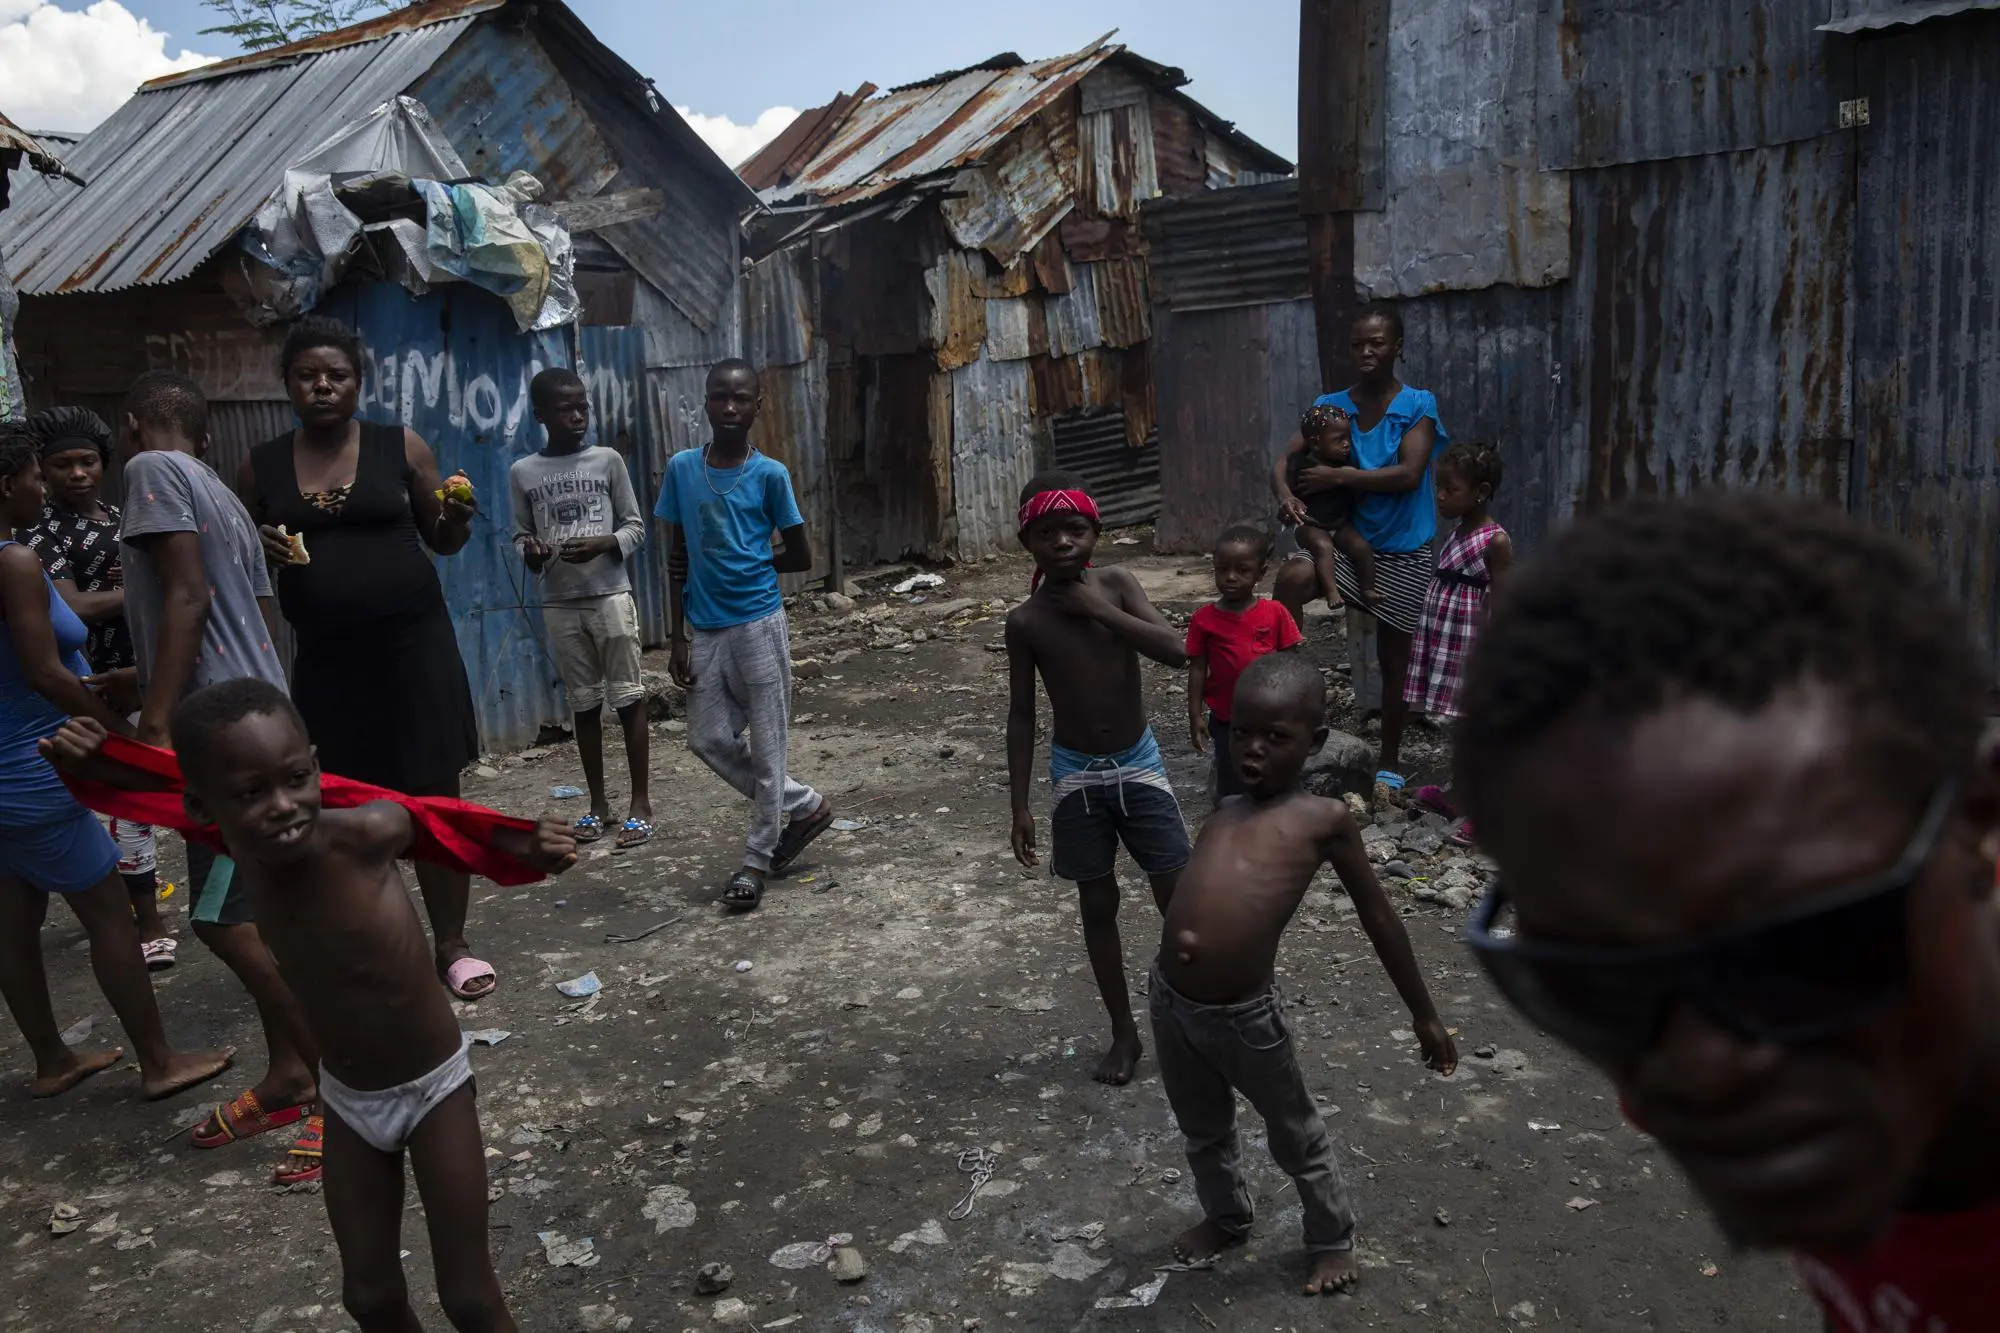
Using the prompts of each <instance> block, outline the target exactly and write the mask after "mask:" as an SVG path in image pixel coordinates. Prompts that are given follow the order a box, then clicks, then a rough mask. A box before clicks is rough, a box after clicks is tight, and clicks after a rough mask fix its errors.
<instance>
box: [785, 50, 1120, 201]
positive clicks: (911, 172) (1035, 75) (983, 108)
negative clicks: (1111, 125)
mask: <svg viewBox="0 0 2000 1333" xmlns="http://www.w3.org/2000/svg"><path fill="white" fill-rule="evenodd" d="M1119 49H1120V48H1118V47H1114V46H1110V45H1108V44H1106V43H1104V42H1094V43H1092V44H1091V45H1090V46H1087V47H1085V48H1084V49H1083V50H1081V51H1078V52H1076V53H1075V54H1073V55H1067V56H1061V57H1058V58H1056V59H1054V60H1040V61H1035V62H1033V63H1032V64H1025V65H1020V66H1017V67H1014V68H1011V69H1003V70H986V69H981V70H972V71H969V72H967V73H964V74H960V75H958V76H957V77H955V78H951V79H948V80H946V81H944V82H941V83H931V84H922V85H919V86H916V87H912V88H906V89H899V90H897V91H895V92H892V93H889V94H887V95H885V96H882V97H877V98H872V99H870V100H869V101H866V102H863V103H862V104H861V105H860V106H858V107H856V108H854V110H853V111H852V112H851V113H850V114H849V115H848V117H847V119H846V121H845V122H844V123H843V124H842V125H841V127H840V129H839V130H838V131H836V132H835V134H834V136H833V138H832V139H831V140H830V141H829V142H828V143H827V145H826V147H825V148H823V149H821V150H820V152H819V153H818V154H817V155H816V156H815V157H814V159H813V160H812V161H811V162H810V163H808V164H807V165H806V166H805V167H804V168H803V169H802V170H801V171H800V173H799V175H798V176H797V177H796V178H794V179H793V180H792V181H791V182H790V183H789V184H788V185H785V186H781V187H779V189H778V190H777V191H774V192H772V193H770V194H767V196H766V198H767V199H768V200H770V201H771V202H782V201H783V200H786V199H792V198H799V197H812V198H815V199H819V200H821V201H823V202H826V203H829V204H847V203H855V202H858V201H860V200H863V199H869V198H873V197H874V196H875V195H877V194H879V193H881V192H882V191H883V190H885V189H888V188H890V187H892V186H894V185H897V184H899V183H901V182H904V181H911V180H918V179H921V178H923V177H926V176H931V175H935V174H938V173H941V172H950V171H956V170H957V169H958V168H960V167H962V166H967V165H969V164H971V163H974V162H977V161H981V160H982V159H984V157H985V156H986V155H987V154H988V153H989V152H991V151H992V150H993V149H994V148H995V147H997V146H998V145H999V144H1000V142H1001V140H1003V139H1004V138H1005V137H1006V136H1007V135H1008V134H1010V133H1012V132H1013V131H1014V130H1015V129H1016V128H1017V127H1019V126H1020V125H1022V124H1025V123H1026V122H1027V121H1029V120H1030V119H1032V118H1033V117H1034V116H1036V115H1038V114H1040V112H1041V111H1042V110H1043V109H1045V108H1046V107H1049V106H1051V105H1053V104H1054V103H1055V102H1056V100H1057V99H1058V98H1060V97H1062V96H1064V95H1065V94H1067V93H1068V92H1069V90H1070V89H1072V88H1073V87H1075V86H1076V84H1077V83H1078V82H1079V81H1080V80H1081V79H1082V78H1083V77H1084V76H1085V75H1086V74H1088V73H1090V71H1091V70H1093V69H1095V68H1097V66H1098V65H1100V64H1102V63H1103V62H1104V61H1105V60H1107V59H1109V58H1110V57H1111V55H1112V54H1113V53H1115V52H1116V51H1117V50H1119Z"/></svg>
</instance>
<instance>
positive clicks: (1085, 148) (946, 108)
mask: <svg viewBox="0 0 2000 1333" xmlns="http://www.w3.org/2000/svg"><path fill="white" fill-rule="evenodd" d="M1186 82H1187V79H1186V76H1185V75H1183V74H1181V72H1180V71H1178V70H1173V69H1168V68H1166V67H1164V66H1161V65H1157V64H1154V63H1153V62H1151V61H1148V60H1145V59H1143V58H1141V57H1139V56H1137V55H1135V54H1133V53H1132V52H1130V51H1128V50H1126V49H1125V48H1124V47H1121V46H1117V45H1114V44H1113V43H1111V42H1110V41H1109V40H1108V39H1105V40H1100V41H1098V42H1095V43H1092V44H1091V45H1090V46H1088V47H1085V48H1084V49H1083V50H1081V51H1078V52H1076V53H1075V54H1073V55H1068V56H1063V57H1060V58H1058V59H1054V60H1041V61H1033V62H1029V61H1024V60H1022V59H1021V58H1020V57H1019V56H1016V55H1002V56H997V57H995V58H994V59H992V60H989V61H986V62H984V63H983V64H980V65H978V66H975V67H973V68H971V69H966V70H957V71H952V72H949V73H945V74H940V75H938V76H936V77H935V78H932V79H928V80H925V81H924V82H922V83H918V84H912V85H909V86H907V87H903V88H897V89H894V90H892V91H890V92H888V93H886V94H881V95H874V89H873V87H872V86H864V87H863V88H862V89H861V90H860V91H858V92H856V93H852V94H846V95H843V96H842V97H841V98H839V99H838V100H836V101H835V102H833V103H832V104H830V105H828V106H825V107H820V108H817V109H815V110H813V111H808V112H806V113H804V114H803V115H801V116H800V117H799V119H798V120H797V121H796V122H795V123H794V124H793V125H792V126H791V127H790V128H789V129H788V130H787V131H786V132H785V133H784V134H783V135H782V136H780V137H779V138H778V139H777V140H776V141H774V142H773V143H772V144H771V145H770V146H769V147H768V148H767V149H766V150H765V151H764V152H762V153H760V154H759V155H758V156H756V157H755V158H753V159H751V161H749V162H748V163H746V164H744V166H743V168H742V174H743V176H744V178H745V179H746V180H747V181H748V182H749V183H750V184H751V185H752V186H753V187H755V188H756V189H757V190H758V191H759V192H760V194H761V196H762V198H763V199H764V201H765V202H766V203H767V204H768V205H769V208H770V211H769V212H768V213H767V214H764V215H761V216H759V217H758V218H755V219H753V220H752V222H751V224H750V228H749V231H748V235H749V243H748V244H749V250H750V253H751V255H752V257H753V259H755V260H756V262H755V263H754V266H753V267H752V268H751V269H750V276H749V279H748V282H747V286H746V295H745V328H746V342H747V344H748V347H749V352H748V355H749V356H750V358H751V359H752V360H754V361H756V362H757V363H758V364H759V365H760V366H763V367H765V394H766V397H767V402H768V406H767V409H766V410H767V413H770V414H771V416H772V419H773V424H774V429H779V428H781V429H784V430H788V431H791V432H793V433H794V435H795V437H796V438H797V439H798V440H799V441H800V442H801V445H800V451H801V452H802V453H805V454H812V453H814V452H818V453H820V454H821V455H822V456H823V457H824V458H825V460H826V462H825V464H824V465H823V466H824V470H825V474H826V484H827V485H829V486H830V488H831V492H832V494H834V495H837V496H838V506H837V507H838V513H839V517H840V523H839V536H840V542H841V555H842V557H843V559H844V560H845V562H847V563H850V564H865V563H869V562H873V561H877V560H884V559H893V558H896V557H898V556H901V555H905V554H910V553H925V554H929V555H933V556H955V557H968V556H976V555H980V554H983V553H987V552H992V551H998V550H1003V549H1005V548H1007V547H1009V546H1011V545H1012V543H1013V541H1014V525H1013V513H1014V509H1015V504H1016V501H1017V498H1018V492H1019V489H1020V487H1021V485H1022V484H1023V483H1024V482H1026V481H1027V479H1028V478H1029V477H1030V476H1031V475H1032V474H1033V473H1034V472H1035V471H1036V469H1037V468H1038V467H1045V466H1051V465H1053V466H1061V467H1065V468H1070V469H1073V470H1075V471H1079V472H1082V473H1084V474H1085V475H1086V476H1088V477H1089V478H1090V479H1091V480H1092V482H1093V485H1094V486H1095V488H1096V489H1097V490H1098V491H1099V492H1100V494H1101V496H1102V497H1103V498H1104V501H1105V503H1106V508H1107V518H1108V519H1109V520H1110V521H1112V522H1114V523H1116V522H1126V523H1129V522H1138V521H1142V520H1145V519H1148V518H1151V517H1152V516H1153V513H1154V511H1155V509H1156V507H1157V495H1158V469H1157V464H1156V462H1155V459H1156V453H1157V446H1156V443H1155V434H1154V421H1155V402H1154V383H1155V377H1154V374H1153V368H1152V361H1151V339H1152V334H1153V328H1152V317H1151V310H1150V301H1149V299H1148V296H1147V289H1148V279H1147V256H1146V245H1145V241H1144V238H1143V237H1142V235H1141V234H1140V232H1139V229H1138V225H1137V224H1138V218H1139V209H1140V206H1141V205H1142V204H1144V203H1145V202H1146V201H1147V200H1149V199H1154V198H1160V197H1166V198H1173V199H1184V198H1190V197H1193V196H1197V195H1201V194H1205V193H1207V192H1209V191H1211V190H1213V189H1216V188H1218V187H1223V186H1228V185H1233V184H1237V183H1243V182H1249V181H1256V180H1261V179H1267V178H1273V177H1280V176H1284V175H1288V174H1289V173H1290V170H1291V164H1290V163H1288V162H1286V161H1284V160H1283V159H1282V158H1279V157H1278V156H1276V155H1275V154H1273V153H1271V152H1270V151H1269V150H1267V149H1265V148H1263V147H1261V146H1260V145H1258V144H1256V143H1255V142H1253V141H1252V140H1250V139H1248V138H1246V137H1245V136H1243V135H1242V134H1240V133H1238V132H1237V131H1236V130H1234V129H1233V128H1232V127H1231V126H1230V125H1229V124H1228V123H1227V122H1225V121H1223V120H1221V119H1220V118H1219V117H1217V116H1215V115H1214V114H1213V113H1211V112H1209V111H1208V110H1206V109H1205V108H1203V107H1202V106H1201V105H1199V104H1198V103H1196V102H1194V101H1192V100H1191V99H1190V98H1188V97H1187V96H1186V95H1185V94H1183V93H1182V92H1180V91H1179V90H1180V88H1181V87H1182V86H1183V85H1185V84H1186ZM780 420H782V426H781V427H780V426H779V425H778V423H779V421H780Z"/></svg>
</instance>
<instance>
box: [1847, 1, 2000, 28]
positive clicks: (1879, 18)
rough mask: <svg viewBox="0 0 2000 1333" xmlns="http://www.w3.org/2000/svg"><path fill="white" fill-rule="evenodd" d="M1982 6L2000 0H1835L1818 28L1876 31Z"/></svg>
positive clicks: (1993, 5)
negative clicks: (1831, 8)
mask: <svg viewBox="0 0 2000 1333" xmlns="http://www.w3.org/2000/svg"><path fill="white" fill-rule="evenodd" d="M1982 9H2000V0H1833V18H1832V20H1831V21H1830V22H1827V23H1824V24H1821V25H1820V29H1819V30H1820V31H1821V32H1837V33H1850V34H1851V33H1862V32H1874V31H1877V30H1880V29H1883V28H1894V27H1901V26H1904V25H1906V24H1915V23H1928V22H1929V21H1930V20H1932V19H1942V18H1951V17H1953V16H1955V15H1958V14H1969V13H1973V12H1976V11H1978V10H1982Z"/></svg>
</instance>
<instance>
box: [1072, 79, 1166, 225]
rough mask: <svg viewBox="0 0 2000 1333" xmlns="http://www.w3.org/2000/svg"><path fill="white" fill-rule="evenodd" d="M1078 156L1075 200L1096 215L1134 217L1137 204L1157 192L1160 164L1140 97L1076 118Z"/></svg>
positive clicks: (1146, 105) (1144, 101)
mask: <svg viewBox="0 0 2000 1333" xmlns="http://www.w3.org/2000/svg"><path fill="white" fill-rule="evenodd" d="M1076 139H1077V158H1078V160H1079V164H1080V167H1079V171H1080V176H1081V180H1080V182H1079V185H1080V191H1079V198H1078V200H1077V204H1078V207H1080V208H1081V209H1082V210H1083V211H1084V212H1085V213H1087V214H1092V215H1095V216H1097V217H1113V218H1136V217H1138V216H1139V206H1140V205H1141V204H1143V203H1145V202H1146V201H1147V200H1148V199H1156V198H1158V197H1159V194H1160V168H1159V163H1158V161H1157V160H1156V159H1155V157H1154V156H1153V115H1152V106H1151V103H1150V102H1149V101H1148V100H1147V99H1146V98H1144V97H1141V98H1140V99H1139V100H1137V101H1134V102H1129V103H1125V104H1123V105H1116V106H1109V107H1106V108H1105V109H1104V110H1102V111H1087V112H1085V113H1083V114H1082V115H1081V116H1079V117H1078V118H1077V127H1076Z"/></svg>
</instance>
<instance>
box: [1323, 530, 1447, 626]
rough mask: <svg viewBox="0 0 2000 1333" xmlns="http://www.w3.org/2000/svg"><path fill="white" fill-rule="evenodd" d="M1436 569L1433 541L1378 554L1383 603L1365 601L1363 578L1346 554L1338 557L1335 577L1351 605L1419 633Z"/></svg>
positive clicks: (1378, 583) (1377, 583) (1378, 586)
mask: <svg viewBox="0 0 2000 1333" xmlns="http://www.w3.org/2000/svg"><path fill="white" fill-rule="evenodd" d="M1435 569H1436V562H1435V561H1434V560H1433V559H1432V558H1431V544H1430V543H1429V542H1425V543H1424V544H1423V545H1422V546H1419V547H1418V548H1417V549H1416V550H1414V551H1377V552H1376V553H1375V586H1376V589H1377V590H1378V591H1380V592H1381V593H1382V600H1381V601H1379V602H1367V601H1363V600H1362V597H1361V581H1360V580H1359V579H1358V578H1356V577H1355V576H1354V566H1353V565H1350V564H1349V563H1348V562H1347V557H1346V556H1344V555H1340V556H1336V557H1335V560H1334V571H1333V579H1334V582H1335V583H1337V584H1339V585H1340V595H1341V596H1342V597H1345V598H1346V599H1347V604H1348V605H1349V606H1352V607H1354V608H1355V609H1357V610H1361V611H1367V612H1368V613H1370V614H1371V615H1373V616H1374V617H1375V618H1376V619H1377V620H1379V621H1381V622H1382V623H1383V624H1384V625H1387V626H1388V627H1389V628H1390V629H1394V630H1401V631H1402V632H1403V633H1405V634H1415V633H1416V632H1417V626H1418V625H1419V624H1421V623H1422V621H1423V618H1424V594H1425V593H1427V592H1429V591H1430V586H1431V574H1432V573H1433V572H1434V571H1435Z"/></svg>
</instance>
